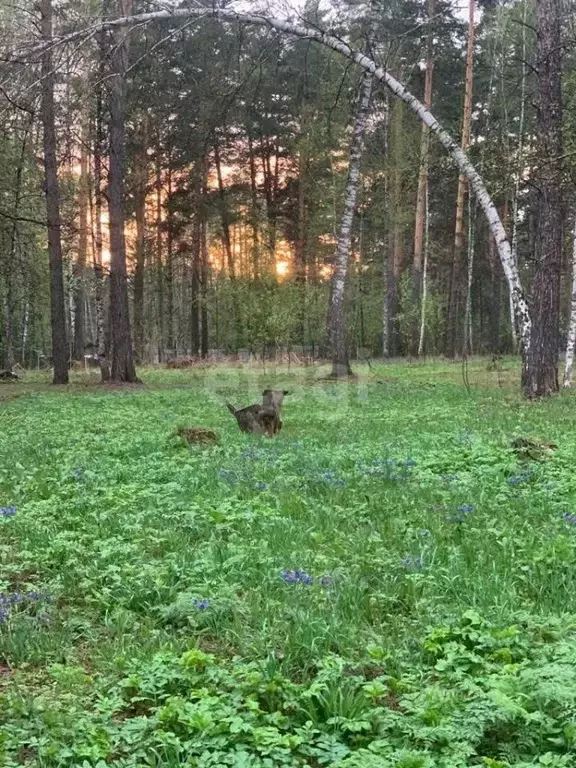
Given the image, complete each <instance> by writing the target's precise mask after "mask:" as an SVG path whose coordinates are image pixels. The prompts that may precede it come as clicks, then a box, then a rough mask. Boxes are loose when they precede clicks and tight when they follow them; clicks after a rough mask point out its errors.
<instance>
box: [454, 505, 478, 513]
mask: <svg viewBox="0 0 576 768" xmlns="http://www.w3.org/2000/svg"><path fill="white" fill-rule="evenodd" d="M456 510H457V512H461V513H462V514H463V515H469V514H470V513H471V512H474V504H460V506H459V507H456Z"/></svg>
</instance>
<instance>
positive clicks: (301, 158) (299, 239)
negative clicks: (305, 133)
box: [295, 148, 309, 283]
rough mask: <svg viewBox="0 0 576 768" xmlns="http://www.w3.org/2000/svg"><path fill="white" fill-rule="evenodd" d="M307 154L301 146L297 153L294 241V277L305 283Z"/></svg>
mask: <svg viewBox="0 0 576 768" xmlns="http://www.w3.org/2000/svg"><path fill="white" fill-rule="evenodd" d="M308 167H309V162H308V154H307V150H306V149H305V148H301V149H300V152H299V155H298V214H297V216H298V219H297V234H296V243H295V262H296V270H295V272H296V274H295V278H296V280H297V281H298V282H299V283H305V282H306V277H307V269H306V267H307V264H306V262H307V253H306V240H307V237H306V229H307V223H308V212H307V209H306V183H307V177H308Z"/></svg>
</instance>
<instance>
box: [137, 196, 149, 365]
mask: <svg viewBox="0 0 576 768" xmlns="http://www.w3.org/2000/svg"><path fill="white" fill-rule="evenodd" d="M135 212H136V264H135V267H134V348H135V351H136V359H137V360H138V362H139V363H142V362H143V360H144V270H145V258H146V189H145V188H144V189H142V187H140V189H139V190H138V193H137V199H136V211H135Z"/></svg>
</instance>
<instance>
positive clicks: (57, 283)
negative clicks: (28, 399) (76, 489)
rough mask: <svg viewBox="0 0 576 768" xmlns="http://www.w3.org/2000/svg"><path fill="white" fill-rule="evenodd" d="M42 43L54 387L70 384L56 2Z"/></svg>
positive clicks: (44, 12)
mask: <svg viewBox="0 0 576 768" xmlns="http://www.w3.org/2000/svg"><path fill="white" fill-rule="evenodd" d="M40 14H41V30H42V39H43V40H44V41H45V42H46V43H47V47H46V48H45V50H44V53H43V54H42V104H41V116H42V129H43V137H44V188H45V192H46V219H47V223H48V255H49V258H50V319H51V324H52V362H53V365H54V378H53V383H54V384H68V354H67V342H66V309H65V302H64V270H63V265H62V241H61V220H60V190H59V187H58V164H57V160H56V127H55V122H54V82H55V75H54V66H53V61H52V49H51V47H50V40H51V38H52V0H40Z"/></svg>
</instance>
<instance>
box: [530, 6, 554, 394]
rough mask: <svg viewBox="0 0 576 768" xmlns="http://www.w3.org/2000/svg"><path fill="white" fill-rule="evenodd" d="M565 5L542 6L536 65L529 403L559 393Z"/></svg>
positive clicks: (537, 23)
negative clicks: (563, 12) (562, 11)
mask: <svg viewBox="0 0 576 768" xmlns="http://www.w3.org/2000/svg"><path fill="white" fill-rule="evenodd" d="M560 13H561V5H560V0H537V3H536V30H537V32H536V64H537V73H538V74H537V76H538V94H539V103H538V111H537V115H536V135H537V136H538V147H539V152H538V157H537V161H536V168H535V184H534V187H535V189H536V196H537V218H536V238H535V254H534V255H535V259H536V272H535V275H534V282H533V285H532V302H531V315H532V333H531V336H530V347H529V350H528V354H527V355H526V359H525V364H524V367H523V377H522V379H523V380H522V388H523V390H524V394H525V395H526V396H527V397H530V398H535V397H546V396H548V395H551V394H553V393H554V392H558V389H559V385H558V335H559V321H560V276H561V271H562V240H563V232H562V222H563V214H564V210H563V199H562V186H563V173H562V93H561V75H562V58H561V57H562V47H561V25H560Z"/></svg>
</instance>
